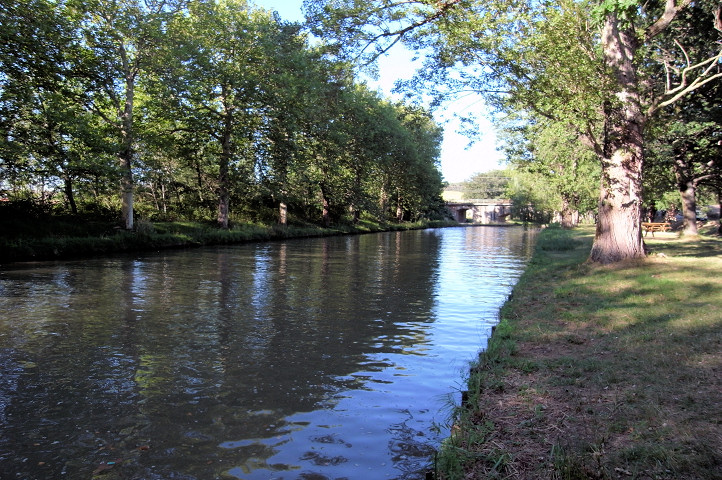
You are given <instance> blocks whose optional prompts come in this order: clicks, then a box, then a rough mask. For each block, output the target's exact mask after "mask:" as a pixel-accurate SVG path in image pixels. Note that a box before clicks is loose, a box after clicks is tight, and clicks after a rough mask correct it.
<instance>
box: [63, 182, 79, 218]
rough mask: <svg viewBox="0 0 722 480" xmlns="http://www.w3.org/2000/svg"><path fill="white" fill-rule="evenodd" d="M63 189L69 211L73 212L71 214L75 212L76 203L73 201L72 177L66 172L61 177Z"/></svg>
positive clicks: (76, 208) (76, 211) (76, 209)
mask: <svg viewBox="0 0 722 480" xmlns="http://www.w3.org/2000/svg"><path fill="white" fill-rule="evenodd" d="M63 190H64V192H65V198H67V199H68V205H70V211H71V212H73V215H75V214H77V213H78V205H77V204H76V203H75V196H74V195H73V179H72V178H71V177H70V175H68V174H65V176H64V178H63Z"/></svg>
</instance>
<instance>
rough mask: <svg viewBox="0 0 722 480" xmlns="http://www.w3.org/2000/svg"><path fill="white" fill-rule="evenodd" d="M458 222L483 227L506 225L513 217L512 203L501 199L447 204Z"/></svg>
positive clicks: (450, 202)
mask: <svg viewBox="0 0 722 480" xmlns="http://www.w3.org/2000/svg"><path fill="white" fill-rule="evenodd" d="M446 207H447V208H448V209H449V211H451V213H452V215H453V216H454V219H455V220H456V221H457V222H460V223H465V222H469V221H470V222H471V223H477V224H482V225H487V224H498V223H506V221H507V219H508V217H509V216H510V215H511V207H512V204H511V201H510V200H501V199H471V200H463V201H449V202H446Z"/></svg>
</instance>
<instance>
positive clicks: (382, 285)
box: [0, 231, 441, 479]
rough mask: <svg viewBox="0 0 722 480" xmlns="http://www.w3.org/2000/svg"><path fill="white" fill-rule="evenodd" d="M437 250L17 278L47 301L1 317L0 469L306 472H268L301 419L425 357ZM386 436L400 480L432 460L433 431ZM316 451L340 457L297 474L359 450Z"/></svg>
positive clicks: (357, 245) (389, 238)
mask: <svg viewBox="0 0 722 480" xmlns="http://www.w3.org/2000/svg"><path fill="white" fill-rule="evenodd" d="M440 242H441V238H440V236H439V234H437V233H434V232H433V231H428V232H405V233H389V234H383V235H364V236H354V237H337V238H327V239H315V240H297V241H290V242H278V243H267V244H258V245H246V246H241V247H233V248H219V249H201V250H197V251H192V252H180V253H167V254H163V255H159V256H155V257H148V258H144V259H130V258H117V259H114V260H102V261H101V260H98V261H84V262H78V263H67V264H63V265H59V266H57V267H52V266H51V267H43V268H45V270H43V269H40V270H39V271H38V272H31V271H28V272H24V273H23V272H20V273H18V274H17V275H16V276H15V277H14V278H15V282H16V283H15V285H32V286H33V287H32V289H33V292H27V291H23V292H21V294H18V295H16V296H15V300H13V301H14V302H23V303H22V308H23V311H22V314H17V313H16V314H13V313H11V314H10V315H11V317H9V318H8V319H7V320H6V322H7V323H0V325H2V328H3V332H2V333H5V332H8V333H9V334H8V335H4V336H0V351H1V352H3V353H2V355H0V363H1V364H2V367H3V373H5V372H8V374H7V375H3V380H2V383H1V384H0V413H1V414H2V415H4V416H5V419H6V420H7V421H6V422H4V425H3V429H2V433H1V434H0V447H1V448H0V450H1V451H2V452H3V453H1V454H0V469H2V470H3V471H9V472H14V473H17V474H19V475H20V476H21V477H23V476H24V477H28V478H30V477H44V478H59V477H60V476H63V475H65V478H72V477H75V478H89V477H90V476H92V473H93V471H94V470H96V469H98V468H99V466H100V465H102V464H104V462H108V461H116V460H120V461H119V462H117V463H116V464H115V466H113V467H112V468H110V469H108V471H107V472H103V473H104V475H108V476H107V477H106V478H108V479H111V478H113V476H116V477H117V478H147V479H155V478H170V477H172V478H215V477H217V476H218V475H220V474H221V473H223V472H232V471H233V469H234V468H238V469H241V470H240V471H243V470H244V469H253V468H261V469H266V470H270V471H275V472H282V471H283V470H287V469H294V470H291V471H297V470H295V469H298V468H299V467H298V466H294V464H292V462H291V461H288V462H285V463H279V464H272V465H268V464H267V463H268V462H269V461H270V459H271V458H272V457H274V456H275V455H277V454H278V453H279V451H281V450H282V449H284V448H286V446H285V444H284V442H286V441H287V440H284V439H287V438H288V435H291V434H293V433H294V432H301V431H303V430H304V429H305V428H306V427H307V425H305V424H304V423H303V422H295V421H293V420H292V419H291V418H292V417H293V416H294V415H295V414H296V413H298V412H311V411H314V410H316V409H319V408H333V406H334V405H335V403H336V402H337V401H338V400H337V399H338V398H339V394H341V393H342V392H345V391H349V390H363V389H369V390H371V389H374V388H376V387H375V386H374V384H373V382H380V381H382V380H381V379H379V378H376V377H374V375H375V373H374V372H383V371H384V370H385V369H386V368H388V367H389V366H390V363H389V361H388V360H387V357H388V356H389V355H391V354H395V353H407V354H408V353H412V354H421V353H422V351H421V350H422V349H423V348H424V345H425V344H426V343H427V342H428V341H429V339H428V338H427V336H426V330H425V327H424V326H425V325H428V324H430V323H431V322H433V321H434V318H433V316H432V314H431V313H430V312H431V311H432V310H433V304H434V298H433V294H432V292H433V291H434V284H435V282H436V281H437V278H438V272H437V271H438V268H439V265H438V258H437V256H436V255H437V253H436V252H438V250H439V243H440ZM41 285H44V287H43V288H39V287H38V286H41ZM409 285H415V287H414V289H413V290H408V289H407V288H406V287H407V286H409ZM23 288H25V287H23ZM27 288H31V287H27ZM38 290H42V292H40V293H42V296H40V294H39V293H34V292H36V291H38ZM3 292H7V289H6V290H3ZM28 295H29V298H33V295H35V297H34V298H36V299H37V300H36V302H32V301H27V300H23V299H26V298H28ZM7 311H8V312H14V311H16V309H11V308H8V309H7ZM12 315H16V316H15V317H13V316H12ZM8 325H11V326H12V332H11V331H10V329H11V327H9V326H8ZM21 325H22V327H20V326H21ZM23 328H24V330H23ZM409 415H410V414H409ZM388 433H389V434H390V435H391V436H392V437H393V438H392V440H391V443H390V445H389V446H390V451H391V453H392V455H393V462H394V463H395V465H396V469H397V470H398V471H401V472H402V475H407V473H406V472H412V471H413V469H414V468H416V467H417V466H418V465H420V464H422V463H424V462H423V461H422V460H421V457H426V459H428V457H429V455H430V453H431V451H430V450H431V447H430V446H428V443H429V442H428V441H427V440H428V439H426V438H424V435H423V433H424V432H422V431H414V430H413V429H412V428H410V427H409V426H408V423H407V422H400V423H397V424H395V425H393V426H391V427H389V429H388ZM310 441H311V442H312V443H317V444H319V445H327V446H333V447H334V449H333V453H330V454H328V453H323V452H318V451H316V452H314V451H313V450H302V451H299V452H297V456H296V459H295V461H296V462H297V463H301V464H303V465H304V466H305V467H304V468H303V469H302V471H300V472H299V475H307V476H308V475H315V474H314V473H313V472H314V471H315V470H314V468H316V467H318V469H319V470H318V471H325V470H324V469H326V468H328V467H333V466H335V465H342V464H344V463H345V460H346V459H347V458H349V455H347V454H346V453H344V452H347V451H350V450H352V449H353V445H352V444H353V442H351V441H349V440H348V439H345V440H341V439H340V438H339V437H335V436H334V435H333V434H330V435H329V436H324V435H316V436H314V437H313V438H311V439H310ZM326 442H337V443H326ZM23 459H27V461H25V462H23V461H22V460H23ZM6 467H7V468H6ZM244 475H245V474H244ZM408 475H411V473H408ZM239 476H240V475H239ZM293 478H296V477H295V476H294V477H293ZM309 478H311V477H309ZM318 478H321V477H318ZM399 478H413V477H411V476H409V477H406V476H403V477H399Z"/></svg>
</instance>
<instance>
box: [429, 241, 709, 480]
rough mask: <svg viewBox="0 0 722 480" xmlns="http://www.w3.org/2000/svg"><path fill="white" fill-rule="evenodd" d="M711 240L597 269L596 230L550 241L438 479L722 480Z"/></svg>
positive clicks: (674, 244) (666, 246)
mask: <svg viewBox="0 0 722 480" xmlns="http://www.w3.org/2000/svg"><path fill="white" fill-rule="evenodd" d="M702 233H703V235H702V236H701V237H699V238H698V239H695V240H685V239H684V238H680V237H679V235H677V234H662V235H658V237H656V238H650V237H648V238H647V239H646V243H647V246H648V247H649V249H650V251H651V254H650V255H649V256H648V258H647V259H645V260H634V261H629V262H621V263H617V264H615V265H613V266H599V265H597V264H592V263H589V262H585V259H586V258H587V256H588V253H589V248H590V247H591V243H592V239H593V235H594V232H593V230H592V229H591V228H590V227H582V228H580V229H576V230H571V231H570V230H563V229H559V228H550V229H546V230H544V231H543V232H542V233H541V234H540V236H539V237H538V244H537V246H536V250H535V253H534V256H533V258H532V259H531V261H530V263H529V265H528V268H527V270H526V271H525V273H524V274H523V276H522V277H521V279H520V281H519V283H518V284H517V285H516V287H515V288H514V292H513V295H512V296H511V297H510V299H509V301H508V302H507V303H506V304H505V306H504V307H503V309H502V310H501V313H500V316H501V323H500V324H499V326H498V327H497V328H496V331H495V333H494V335H493V337H492V339H491V340H490V343H489V346H488V348H487V349H486V351H485V352H483V353H482V354H481V355H480V358H479V362H478V363H477V364H476V365H473V367H472V369H471V374H470V377H469V379H468V387H469V395H468V398H469V400H468V402H466V404H465V405H464V406H462V407H461V408H459V409H458V412H457V414H458V415H457V418H456V424H455V426H454V428H453V429H452V434H451V436H450V438H449V439H448V440H447V441H446V443H445V444H444V446H443V448H442V452H441V454H440V457H439V459H438V466H439V469H440V472H439V477H438V478H442V479H463V478H510V479H511V478H513V479H545V478H546V479H612V478H630V479H635V478H636V479H643V478H644V479H647V478H649V479H652V478H653V479H675V480H680V479H690V480H691V479H700V478H706V479H719V478H722V453H721V452H722V437H720V434H719V432H720V429H721V428H722V425H721V424H720V421H721V420H720V419H722V403H721V402H722V398H720V395H719V392H720V390H721V389H722V371H721V370H720V366H721V365H722V316H721V315H720V313H719V308H718V305H720V304H721V303H722V277H721V276H720V275H719V272H720V270H721V269H722V241H721V240H720V238H719V237H718V236H716V235H706V233H707V232H702Z"/></svg>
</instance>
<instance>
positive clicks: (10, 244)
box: [0, 217, 457, 264]
mask: <svg viewBox="0 0 722 480" xmlns="http://www.w3.org/2000/svg"><path fill="white" fill-rule="evenodd" d="M451 225H457V223H456V222H448V221H430V220H427V221H418V222H403V223H388V224H382V223H379V222H371V221H363V220H362V221H360V222H358V223H357V224H355V225H351V224H349V225H337V226H333V227H329V228H323V227H319V226H316V225H312V224H309V225H289V226H280V225H264V224H260V223H238V224H235V225H233V226H232V227H231V228H228V229H221V228H218V227H217V226H215V225H214V224H212V223H210V222H208V223H203V222H190V221H186V222H157V223H151V222H147V221H140V222H137V224H136V229H135V231H132V232H128V231H125V230H120V229H118V228H117V227H115V223H114V222H102V221H85V220H84V219H82V218H80V217H68V218H62V217H55V218H52V219H46V220H43V221H38V220H27V219H26V220H24V221H22V222H16V223H15V224H14V225H8V224H6V227H7V228H6V229H5V230H4V231H3V232H2V233H0V264H2V263H11V262H20V261H30V260H55V259H66V258H77V257H90V256H99V255H107V254H112V253H123V252H140V251H153V250H161V249H168V248H191V247H198V246H203V245H227V244H234V243H243V242H250V241H260V240H279V239H286V238H300V237H321V236H332V235H343V234H357V233H371V232H381V231H391V230H413V229H421V228H430V227H444V226H451Z"/></svg>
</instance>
